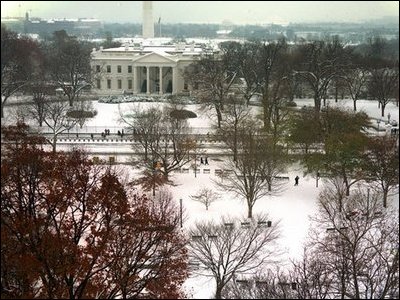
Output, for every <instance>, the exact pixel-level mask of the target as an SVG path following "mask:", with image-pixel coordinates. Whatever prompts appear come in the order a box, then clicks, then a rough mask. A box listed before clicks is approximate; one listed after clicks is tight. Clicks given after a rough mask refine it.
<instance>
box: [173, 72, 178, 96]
mask: <svg viewBox="0 0 400 300" xmlns="http://www.w3.org/2000/svg"><path fill="white" fill-rule="evenodd" d="M176 72H177V67H172V94H176V75H177V73H176Z"/></svg>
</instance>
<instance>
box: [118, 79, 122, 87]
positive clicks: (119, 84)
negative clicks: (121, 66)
mask: <svg viewBox="0 0 400 300" xmlns="http://www.w3.org/2000/svg"><path fill="white" fill-rule="evenodd" d="M118 89H119V90H120V89H122V80H121V79H118Z"/></svg>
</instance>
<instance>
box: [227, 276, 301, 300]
mask: <svg viewBox="0 0 400 300" xmlns="http://www.w3.org/2000/svg"><path fill="white" fill-rule="evenodd" d="M290 277H291V276H288V275H287V274H285V273H284V272H282V271H281V270H279V268H277V269H276V270H274V269H268V271H267V272H263V273H261V274H256V275H255V276H251V277H248V276H246V277H243V278H235V280H233V281H231V282H229V283H228V284H227V285H226V287H225V288H224V290H223V298H224V299H297V292H296V289H297V283H296V282H291V278H290Z"/></svg>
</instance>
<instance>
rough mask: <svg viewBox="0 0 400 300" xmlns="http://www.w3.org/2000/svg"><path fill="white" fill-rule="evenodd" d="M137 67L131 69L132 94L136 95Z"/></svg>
mask: <svg viewBox="0 0 400 300" xmlns="http://www.w3.org/2000/svg"><path fill="white" fill-rule="evenodd" d="M137 74H138V72H137V67H133V93H134V94H137V93H138V88H137V86H138V78H137Z"/></svg>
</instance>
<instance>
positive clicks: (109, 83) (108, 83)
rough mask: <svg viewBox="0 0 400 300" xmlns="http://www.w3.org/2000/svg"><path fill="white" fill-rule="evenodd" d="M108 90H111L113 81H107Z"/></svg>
mask: <svg viewBox="0 0 400 300" xmlns="http://www.w3.org/2000/svg"><path fill="white" fill-rule="evenodd" d="M107 88H108V89H111V79H107Z"/></svg>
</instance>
